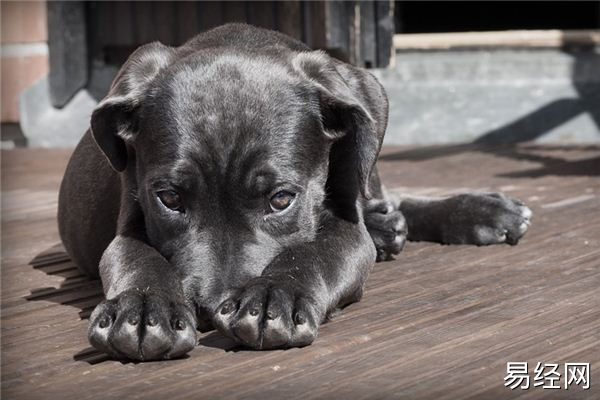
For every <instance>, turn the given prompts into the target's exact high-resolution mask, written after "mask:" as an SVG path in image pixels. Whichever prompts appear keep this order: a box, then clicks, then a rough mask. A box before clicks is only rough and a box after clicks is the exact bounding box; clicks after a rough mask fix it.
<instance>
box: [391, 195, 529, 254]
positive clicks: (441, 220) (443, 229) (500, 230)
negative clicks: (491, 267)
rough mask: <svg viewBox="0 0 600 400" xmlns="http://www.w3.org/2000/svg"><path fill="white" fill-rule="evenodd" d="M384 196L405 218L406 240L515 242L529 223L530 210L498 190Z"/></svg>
mask: <svg viewBox="0 0 600 400" xmlns="http://www.w3.org/2000/svg"><path fill="white" fill-rule="evenodd" d="M387 197H388V201H389V202H390V203H391V204H392V205H393V208H394V209H395V210H399V211H400V212H402V214H403V215H404V217H405V218H406V223H407V225H408V240H410V241H428V242H437V243H442V244H475V245H477V246H484V245H490V244H501V243H507V244H510V245H515V244H517V242H518V241H519V239H520V238H521V237H522V236H523V235H524V234H525V232H526V231H527V229H528V228H529V226H530V224H531V222H530V219H531V215H532V212H531V210H530V209H529V208H528V207H527V206H525V204H523V203H522V202H521V201H519V200H516V199H511V198H509V197H506V196H505V195H503V194H501V193H464V194H459V195H455V196H450V197H411V196H398V197H394V196H387Z"/></svg>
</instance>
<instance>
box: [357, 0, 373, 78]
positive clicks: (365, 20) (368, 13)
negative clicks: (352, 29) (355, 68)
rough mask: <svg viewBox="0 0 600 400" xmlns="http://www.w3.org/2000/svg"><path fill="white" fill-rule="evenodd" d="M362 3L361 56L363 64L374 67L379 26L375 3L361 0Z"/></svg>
mask: <svg viewBox="0 0 600 400" xmlns="http://www.w3.org/2000/svg"><path fill="white" fill-rule="evenodd" d="M359 5H360V58H361V64H360V65H361V66H362V67H366V68H373V67H375V66H376V65H377V26H376V21H375V4H374V2H373V1H361V2H360V3H359Z"/></svg>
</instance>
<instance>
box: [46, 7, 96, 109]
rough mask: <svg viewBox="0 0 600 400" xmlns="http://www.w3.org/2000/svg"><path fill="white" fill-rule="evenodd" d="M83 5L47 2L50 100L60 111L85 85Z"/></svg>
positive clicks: (85, 50) (86, 71)
mask: <svg viewBox="0 0 600 400" xmlns="http://www.w3.org/2000/svg"><path fill="white" fill-rule="evenodd" d="M85 21H86V19H85V5H84V3H83V2H81V1H70V2H49V3H48V50H49V63H50V72H49V74H48V83H49V89H50V101H51V102H52V105H53V106H54V107H58V108H61V107H63V106H64V105H66V104H67V102H68V101H69V100H71V98H72V97H73V96H74V95H75V93H77V91H78V90H79V89H81V88H82V87H83V86H85V84H86V83H87V79H88V65H87V43H86V34H87V30H86V23H85Z"/></svg>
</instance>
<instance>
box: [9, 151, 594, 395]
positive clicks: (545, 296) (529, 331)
mask: <svg viewBox="0 0 600 400" xmlns="http://www.w3.org/2000/svg"><path fill="white" fill-rule="evenodd" d="M69 154H70V150H16V151H4V152H2V308H1V312H2V314H1V315H2V319H1V323H2V330H1V334H2V336H1V341H2V344H1V346H2V364H1V367H2V369H1V374H2V399H7V400H9V399H29V398H31V399H54V398H56V399H78V400H79V399H96V398H97V399H125V398H127V399H135V398H140V399H173V400H175V399H181V398H190V399H201V398H210V399H221V398H223V399H264V400H267V399H292V398H302V399H393V398H407V399H408V398H419V399H452V400H454V399H511V398H514V397H516V396H517V395H518V396H519V398H524V399H527V398H551V399H564V398H574V399H584V398H585V399H593V398H595V399H598V398H600V390H599V389H600V147H599V146H578V147H569V146H538V145H532V144H525V145H520V146H518V147H493V148H485V147H473V146H445V147H429V148H418V149H414V148H411V149H407V148H386V149H384V152H383V153H382V156H381V159H380V161H379V165H380V169H381V173H382V177H383V180H384V182H386V183H387V185H388V187H389V188H392V189H394V190H396V189H399V190H404V191H406V192H411V193H416V194H422V195H434V194H447V193H452V192H454V191H460V190H484V191H491V190H494V191H503V192H505V193H507V194H508V195H510V196H514V197H517V198H519V199H521V200H523V201H525V202H527V203H528V204H529V205H530V206H531V208H532V210H533V213H534V217H533V225H532V227H531V229H530V231H529V233H528V234H527V235H526V236H525V238H524V239H523V240H522V241H521V243H520V244H519V245H518V246H516V247H510V246H493V247H485V248H484V247H481V248H477V247H469V246H452V247H448V246H440V245H435V244H427V243H409V244H408V245H407V246H406V249H405V251H404V252H403V253H402V255H401V256H400V257H398V258H397V259H396V260H395V261H391V262H385V263H380V264H377V265H376V266H375V269H374V270H373V272H372V274H371V277H370V279H369V282H368V285H367V290H366V292H365V295H364V298H363V300H362V301H361V302H360V303H358V304H354V305H352V306H350V307H348V308H347V309H346V310H345V311H344V313H343V314H342V315H340V316H339V317H337V318H336V319H335V320H334V321H332V322H330V323H327V324H326V325H324V326H323V327H322V328H321V330H320V334H319V337H318V338H317V340H316V341H315V342H314V344H313V345H311V346H309V347H306V348H303V349H291V350H287V351H266V352H256V351H247V350H244V349H240V348H237V347H236V346H235V345H234V343H232V342H231V341H229V340H228V339H226V338H224V337H222V336H221V335H220V334H218V333H215V332H212V333H207V334H204V335H203V336H202V337H201V339H200V341H199V345H198V347H197V348H196V349H195V350H194V351H193V352H192V353H191V354H190V355H189V356H188V357H187V358H185V359H181V360H173V361H165V362H152V363H141V364H136V363H122V362H119V361H113V360H109V359H107V358H106V357H105V356H104V355H102V354H99V353H97V352H96V351H94V350H93V349H91V348H90V347H89V345H88V342H87V339H86V330H87V324H88V321H87V318H88V316H89V314H90V312H91V310H92V309H93V308H94V306H95V305H96V304H97V303H98V302H99V301H100V300H101V299H102V294H101V290H100V286H99V285H98V284H97V283H95V282H90V281H88V280H87V279H85V278H84V277H82V276H81V275H80V274H79V272H78V270H77V269H76V267H75V266H74V265H73V264H72V263H71V262H70V261H69V259H68V257H67V256H66V255H65V254H64V252H63V250H62V247H61V245H60V241H59V237H58V233H57V226H56V220H55V214H56V204H57V189H58V186H59V183H60V179H61V176H62V173H63V170H64V167H65V165H66V161H67V159H68V156H69ZM509 361H510V362H514V361H527V362H528V363H529V369H530V375H531V376H532V379H533V368H534V366H535V365H536V363H537V362H542V363H560V364H561V373H563V371H562V364H563V363H564V362H589V363H591V372H592V373H591V388H590V389H589V390H585V391H584V390H582V389H581V388H579V387H571V388H570V389H569V390H564V389H560V390H548V389H542V388H541V387H533V381H532V385H531V386H532V387H531V388H530V389H528V390H519V389H516V390H514V391H511V390H510V389H507V388H506V387H504V377H505V375H506V363H507V362H509ZM560 384H561V385H564V376H562V377H561V380H560Z"/></svg>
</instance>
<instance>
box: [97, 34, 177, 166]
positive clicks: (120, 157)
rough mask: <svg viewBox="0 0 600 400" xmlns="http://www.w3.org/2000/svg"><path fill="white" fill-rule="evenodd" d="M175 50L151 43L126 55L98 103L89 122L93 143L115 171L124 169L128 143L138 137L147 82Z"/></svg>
mask: <svg viewBox="0 0 600 400" xmlns="http://www.w3.org/2000/svg"><path fill="white" fill-rule="evenodd" d="M173 57H174V49H173V48H172V47H168V46H165V45H163V44H161V43H158V42H154V43H150V44H147V45H144V46H142V47H140V48H138V49H137V50H136V51H135V52H133V53H132V54H131V56H129V58H128V59H127V61H126V62H125V64H124V65H123V67H121V69H120V70H119V73H118V74H117V76H116V77H115V79H114V81H113V83H112V85H111V87H110V91H109V92H108V95H107V96H106V97H105V98H104V99H103V100H102V101H101V102H100V103H99V104H98V106H97V107H96V109H95V110H94V112H93V113H92V119H91V123H90V125H91V131H92V136H93V138H94V140H95V141H96V144H98V147H100V150H102V153H104V155H105V156H106V157H107V158H108V161H109V162H110V165H111V166H112V167H113V168H114V169H115V170H116V171H119V172H121V171H123V170H125V167H126V166H127V145H126V144H127V143H131V142H133V140H134V139H135V137H136V136H137V134H138V127H137V125H138V120H137V111H138V109H139V105H140V104H141V103H142V102H143V101H144V97H145V96H146V91H147V89H148V87H149V86H150V83H151V82H152V81H153V80H154V78H155V77H156V76H157V75H158V73H159V72H160V71H161V70H162V69H163V68H165V67H167V66H168V65H169V64H170V63H171V61H172V60H173Z"/></svg>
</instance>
